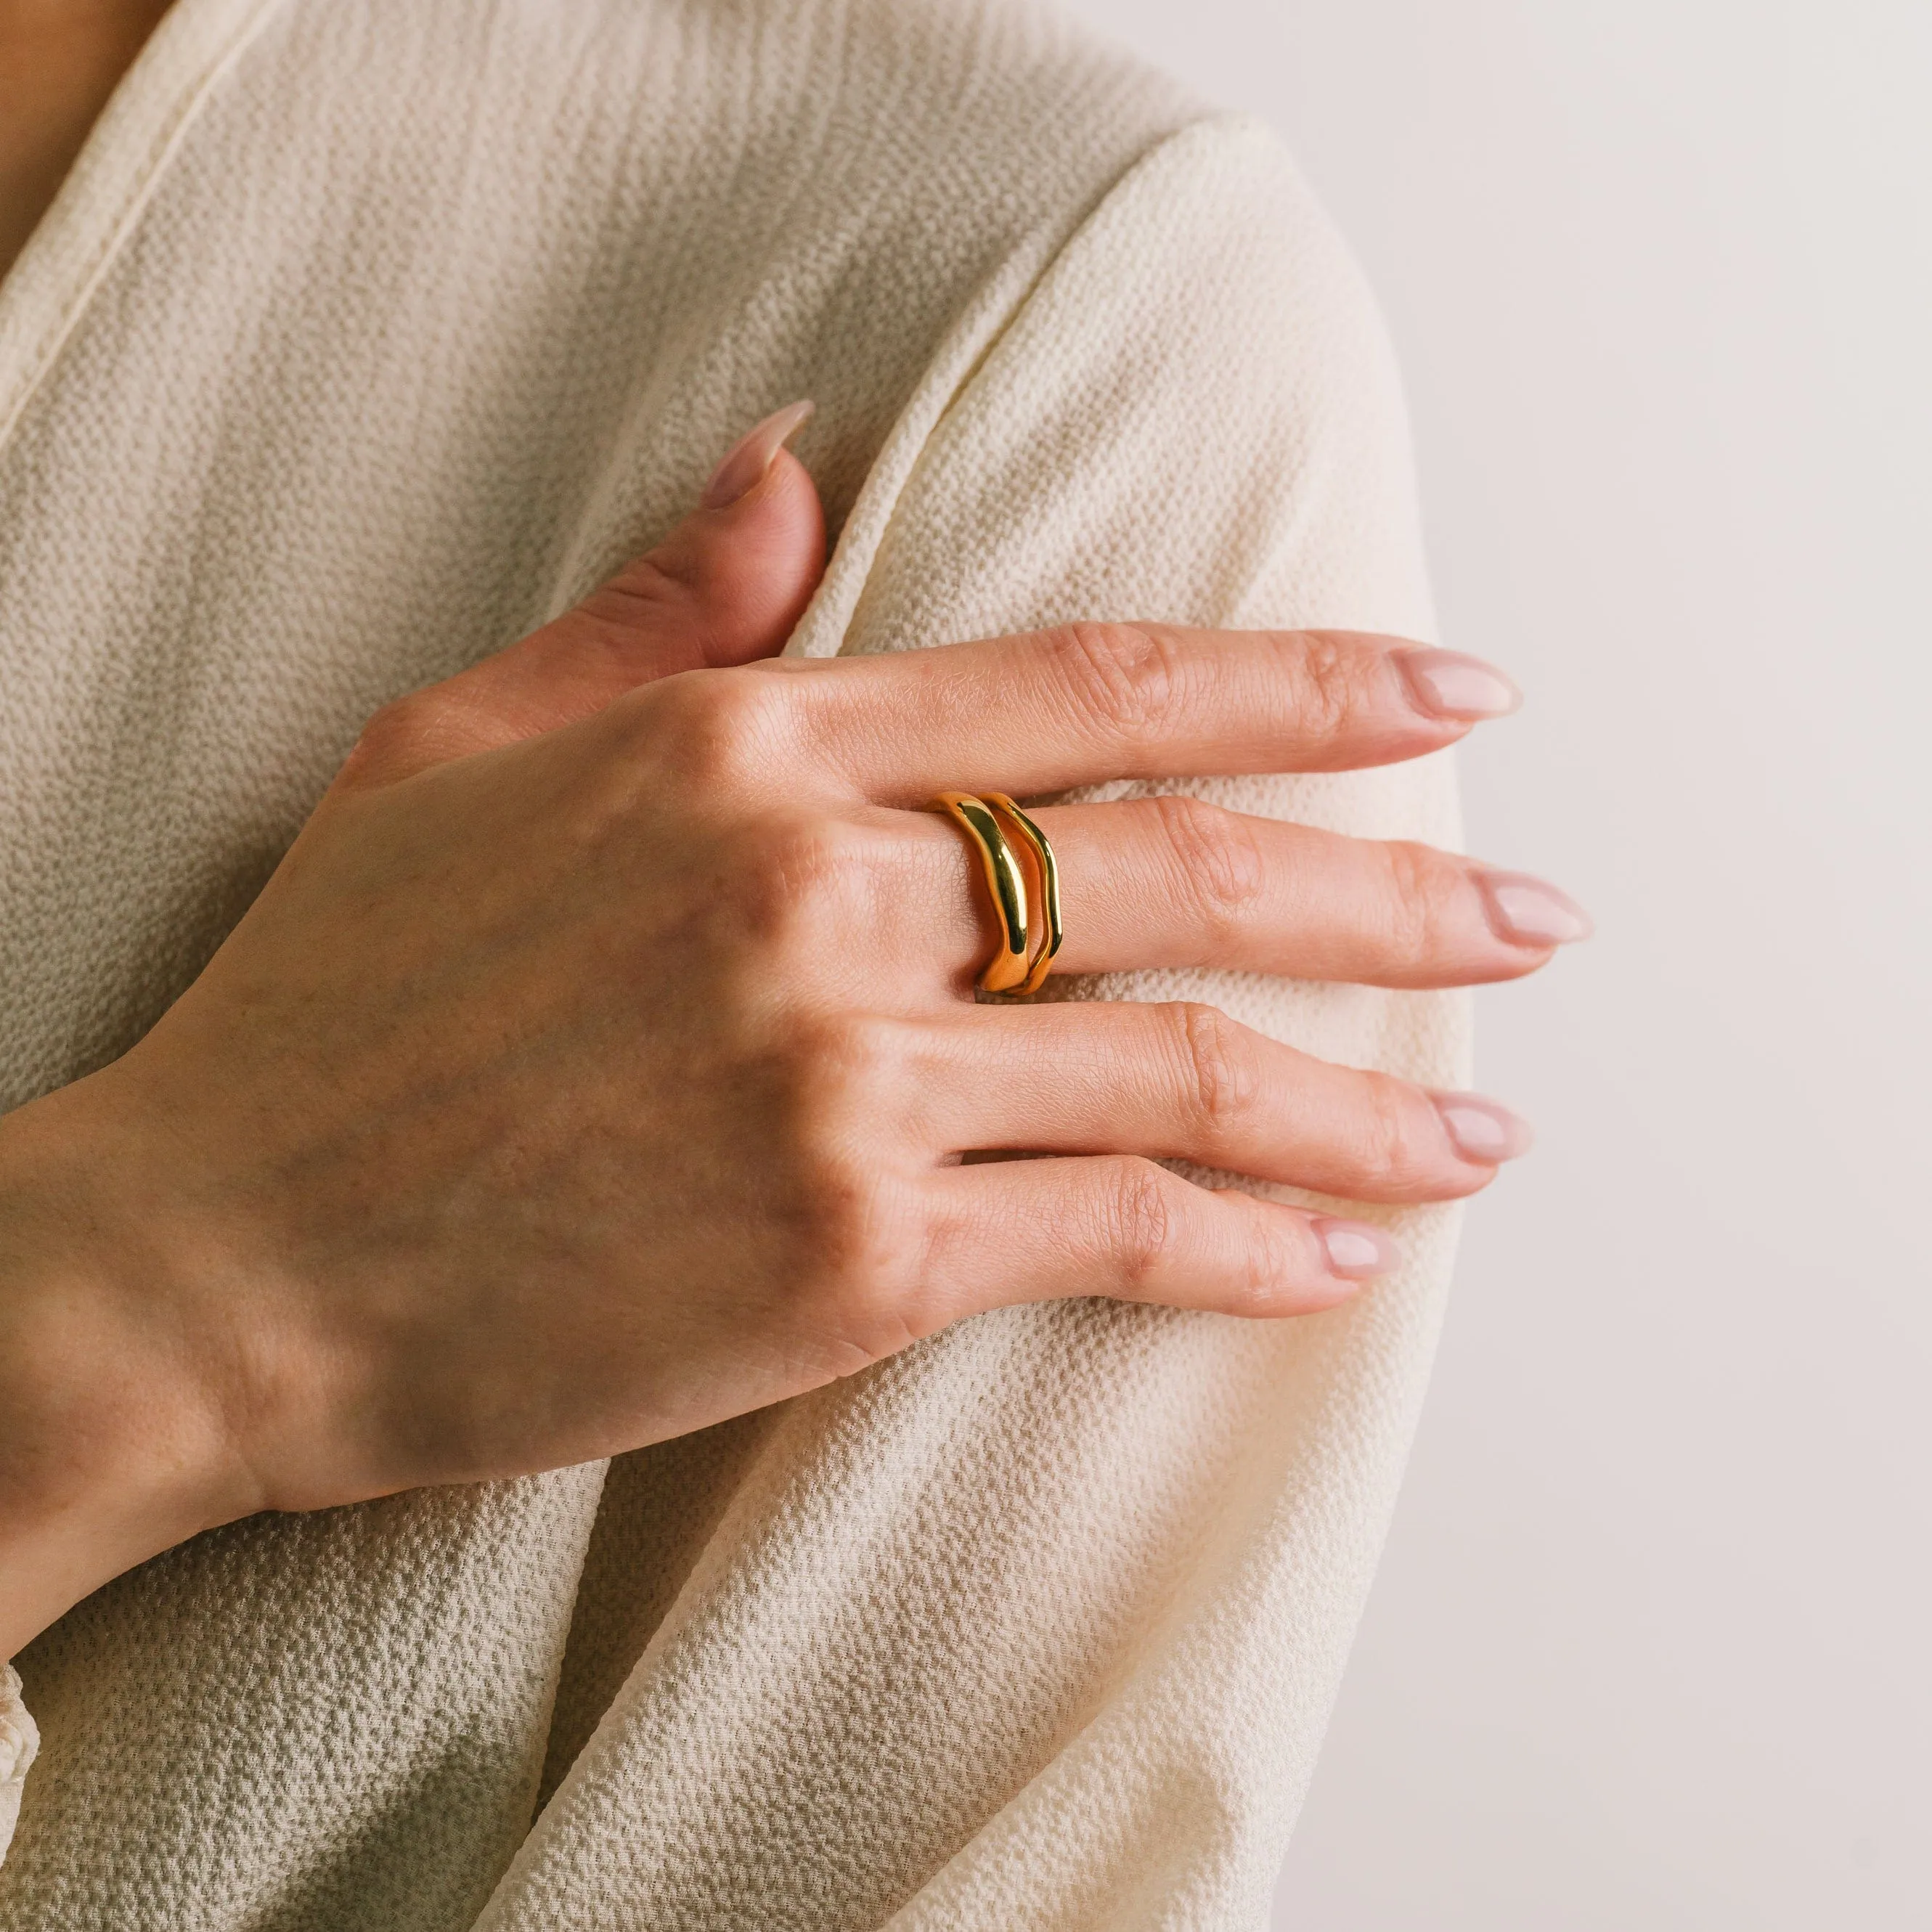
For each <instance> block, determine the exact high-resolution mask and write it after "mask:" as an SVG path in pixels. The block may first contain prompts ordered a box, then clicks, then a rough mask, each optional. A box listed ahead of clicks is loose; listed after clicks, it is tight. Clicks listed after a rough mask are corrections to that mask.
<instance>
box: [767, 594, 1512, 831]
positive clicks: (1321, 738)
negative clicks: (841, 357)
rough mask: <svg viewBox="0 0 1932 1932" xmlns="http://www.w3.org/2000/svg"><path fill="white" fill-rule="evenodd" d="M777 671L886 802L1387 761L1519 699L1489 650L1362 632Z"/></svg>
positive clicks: (991, 645) (1201, 634)
mask: <svg viewBox="0 0 1932 1932" xmlns="http://www.w3.org/2000/svg"><path fill="white" fill-rule="evenodd" d="M771 669H772V670H773V671H782V672H787V673H803V676H802V681H801V685H800V688H799V690H798V692H797V695H798V697H799V699H800V700H802V701H801V702H800V703H799V704H798V706H796V712H795V715H794V718H793V723H794V725H795V727H796V729H798V730H799V731H800V732H802V734H803V735H804V736H805V740H806V747H805V748H807V749H808V751H811V753H813V754H816V757H817V759H819V760H823V762H824V763H826V764H829V766H832V768H833V769H837V770H840V771H842V772H844V773H845V774H846V775H848V776H849V777H850V778H851V779H852V780H853V782H854V783H855V784H857V785H858V786H859V788H860V789H861V790H862V791H863V792H864V793H865V795H866V796H868V797H869V798H871V799H874V801H875V802H878V803H880V804H886V805H916V804H921V803H923V802H925V800H926V799H927V798H928V797H929V796H931V795H932V793H934V792H935V791H936V790H944V789H947V788H949V787H950V788H952V789H955V790H983V789H984V788H985V787H988V786H992V787H995V788H997V789H998V790H1003V791H1010V792H1018V793H1021V794H1022V796H1024V795H1026V794H1028V793H1040V792H1052V791H1061V790H1065V789H1066V788H1067V787H1069V786H1071V785H1078V784H1095V783H1098V782H1100V781H1104V780H1106V779H1109V778H1196V777H1202V778H1205V777H1211V776H1220V775H1233V774H1235V773H1237V772H1317V771H1342V770H1349V769H1355V768H1356V767H1358V766H1367V765H1383V764H1390V763H1394V762H1396V761H1397V760H1401V759H1404V758H1413V757H1420V756H1421V754H1423V753H1424V752H1426V751H1436V750H1439V748H1441V747H1442V746H1443V745H1450V744H1453V743H1454V742H1455V741H1456V740H1457V739H1458V738H1460V737H1461V736H1463V735H1464V733H1466V732H1467V731H1468V730H1469V727H1470V725H1471V724H1473V723H1475V721H1477V720H1478V719H1480V718H1493V717H1498V716H1500V715H1502V713H1504V712H1507V711H1513V710H1514V709H1516V707H1517V704H1518V703H1520V701H1521V694H1520V693H1519V692H1518V691H1517V688H1516V686H1515V685H1514V684H1513V683H1512V682H1511V681H1510V679H1508V677H1506V676H1505V675H1504V674H1503V673H1502V672H1501V671H1499V670H1497V669H1496V667H1494V666H1493V665H1491V664H1485V663H1484V661H1483V660H1482V659H1481V658H1473V657H1469V656H1466V655H1464V654H1463V652H1460V651H1444V650H1437V649H1433V648H1431V647H1430V646H1426V645H1423V644H1418V643H1414V642H1412V640H1409V639H1408V638H1406V637H1385V636H1382V635H1380V634H1377V633H1375V632H1372V631H1205V630H1195V629H1190V628H1185V627H1183V626H1181V625H1169V624H1068V625H1061V626H1060V627H1058V628H1055V629H1052V630H1047V631H1031V632H1028V633H1025V634H1021V635H1019V636H1016V637H994V638H989V639H986V640H982V641H980V642H978V643H963V644H948V645H944V646H940V647H939V648H938V649H932V650H914V651H903V652H892V653H889V654H882V655H878V656H874V657H858V658H819V659H814V660H800V659H796V658H793V659H790V660H781V661H779V662H778V663H776V664H773V665H772V666H771ZM788 708H789V707H788Z"/></svg>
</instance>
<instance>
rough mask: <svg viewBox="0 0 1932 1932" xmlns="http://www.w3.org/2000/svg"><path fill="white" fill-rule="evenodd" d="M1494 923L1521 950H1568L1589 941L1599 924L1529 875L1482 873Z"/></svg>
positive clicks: (1566, 897)
mask: <svg viewBox="0 0 1932 1932" xmlns="http://www.w3.org/2000/svg"><path fill="white" fill-rule="evenodd" d="M1476 883H1478V885H1479V886H1481V888H1482V891H1483V899H1484V904H1485V905H1486V907H1487V910H1488V912H1489V915H1490V925H1491V926H1493V927H1494V928H1495V929H1496V934H1497V936H1498V937H1499V938H1502V939H1508V940H1514V941H1515V942H1516V944H1517V945H1519V946H1568V944H1570V943H1571V941H1572V940H1576V939H1588V938H1589V936H1590V935H1591V934H1592V933H1593V932H1595V931H1596V929H1597V924H1596V921H1595V919H1592V918H1591V916H1590V915H1589V913H1586V911H1585V910H1583V907H1581V906H1580V905H1579V904H1577V901H1575V900H1574V899H1573V898H1571V896H1570V895H1569V894H1568V892H1564V891H1562V890H1561V889H1559V888H1558V887H1557V886H1553V885H1552V884H1550V882H1549V880H1547V879H1538V878H1532V877H1531V876H1530V874H1529V873H1527V872H1493V871H1479V872H1478V874H1476Z"/></svg>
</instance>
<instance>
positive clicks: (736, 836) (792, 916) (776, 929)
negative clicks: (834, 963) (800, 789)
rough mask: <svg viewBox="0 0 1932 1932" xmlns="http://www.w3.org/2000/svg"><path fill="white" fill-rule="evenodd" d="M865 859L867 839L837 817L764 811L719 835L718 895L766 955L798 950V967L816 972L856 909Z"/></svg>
mask: <svg viewBox="0 0 1932 1932" xmlns="http://www.w3.org/2000/svg"><path fill="white" fill-rule="evenodd" d="M864 871H865V853H864V851H863V850H862V841H860V840H859V839H858V838H855V836H854V835H853V829H852V828H851V827H850V826H847V825H846V824H845V823H843V822H842V821H841V820H838V819H835V818H832V817H820V816H817V815H815V814H808V813H802V812H801V813H796V814H776V813H767V814H761V815H760V816H759V817H756V818H753V819H751V820H746V821H745V822H743V823H740V824H739V825H737V826H735V827H733V829H731V830H730V832H728V833H727V834H726V835H725V836H724V839H723V840H722V841H721V851H720V853H719V855H718V867H717V875H716V894H717V898H718V903H719V904H720V905H721V907H723V908H724V910H725V911H726V913H727V915H728V916H729V917H730V920H731V922H732V924H733V926H734V927H735V928H736V929H737V930H738V931H739V932H740V933H741V934H742V935H744V936H745V938H747V939H748V940H750V941H752V942H753V944H754V946H756V947H757V949H758V950H759V952H760V956H763V955H765V954H766V953H769V952H771V951H773V950H775V951H777V952H778V953H783V954H787V955H791V954H796V955H797V956H798V957H797V958H796V962H795V963H796V965H798V967H799V968H800V969H801V970H802V971H807V972H808V973H811V974H819V973H822V971H823V968H824V966H825V965H826V962H827V961H828V960H829V959H831V958H832V957H833V956H835V953H836V950H837V949H838V946H839V945H840V944H841V939H840V934H841V929H843V930H849V929H850V921H851V920H852V919H853V918H855V917H856V916H858V907H857V906H856V903H855V901H856V898H857V897H858V895H857V894H856V892H855V890H854V887H855V884H856V882H857V881H858V880H859V878H860V877H861V876H862V874H863V873H864Z"/></svg>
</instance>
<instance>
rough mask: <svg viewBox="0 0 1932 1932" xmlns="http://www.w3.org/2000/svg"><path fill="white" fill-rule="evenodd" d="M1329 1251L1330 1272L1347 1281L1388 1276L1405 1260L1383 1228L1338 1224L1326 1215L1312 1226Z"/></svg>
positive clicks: (1323, 1245)
mask: <svg viewBox="0 0 1932 1932" xmlns="http://www.w3.org/2000/svg"><path fill="white" fill-rule="evenodd" d="M1310 1226H1313V1229H1314V1230H1315V1232H1316V1237H1317V1238H1319V1241H1321V1244H1322V1247H1324V1248H1325V1249H1326V1250H1328V1272H1329V1273H1330V1274H1339V1275H1340V1276H1341V1277H1342V1278H1343V1280H1345V1281H1367V1280H1369V1279H1370V1277H1372V1276H1374V1275H1379V1274H1388V1272H1389V1271H1390V1270H1391V1268H1394V1266H1395V1265H1396V1263H1397V1262H1398V1261H1400V1259H1402V1257H1401V1256H1400V1255H1399V1254H1397V1252H1396V1245H1395V1244H1394V1242H1393V1241H1391V1240H1390V1239H1389V1238H1388V1235H1385V1234H1384V1233H1383V1232H1382V1230H1381V1229H1379V1228H1372V1227H1371V1226H1370V1225H1369V1224H1368V1223H1367V1222H1366V1221H1334V1220H1328V1219H1327V1218H1326V1217H1322V1218H1319V1219H1317V1220H1315V1221H1313V1223H1310Z"/></svg>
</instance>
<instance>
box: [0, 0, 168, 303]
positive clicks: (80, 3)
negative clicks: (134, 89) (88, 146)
mask: <svg viewBox="0 0 1932 1932" xmlns="http://www.w3.org/2000/svg"><path fill="white" fill-rule="evenodd" d="M167 10H168V0H0V275H5V273H6V272H7V269H10V268H11V267H12V266H13V263H14V261H15V260H16V259H17V257H18V256H19V254H20V251H21V250H22V249H23V248H25V247H26V245H27V238H28V236H30V235H31V234H32V233H33V232H34V229H35V227H36V226H38V224H39V222H40V217H41V216H42V215H43V214H45V213H46V211H47V209H48V208H49V206H50V205H52V202H53V198H54V196H55V193H57V192H58V190H59V187H60V184H61V183H62V181H63V180H64V179H65V178H66V175H67V172H68V169H70V168H71V167H72V166H73V165H74V157H75V156H76V155H77V154H79V153H80V150H81V147H82V145H83V142H86V139H87V136H88V132H89V130H90V129H91V128H92V127H93V125H94V124H95V121H97V120H98V119H99V118H100V115H101V110H102V109H103V108H104V107H106V106H107V98H108V96H109V95H111V94H112V93H113V92H114V89H115V87H116V86H118V84H119V83H120V80H121V76H122V75H123V74H124V73H126V72H127V68H128V67H129V66H130V64H131V63H132V62H133V58H134V56H135V55H136V54H137V53H139V52H140V51H141V49H142V46H143V45H144V44H145V43H146V40H147V38H148V35H149V34H151V33H152V32H153V31H154V27H155V25H156V23H157V22H158V21H159V20H160V17H161V16H162V15H163V13H166V11H167Z"/></svg>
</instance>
